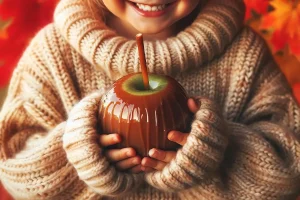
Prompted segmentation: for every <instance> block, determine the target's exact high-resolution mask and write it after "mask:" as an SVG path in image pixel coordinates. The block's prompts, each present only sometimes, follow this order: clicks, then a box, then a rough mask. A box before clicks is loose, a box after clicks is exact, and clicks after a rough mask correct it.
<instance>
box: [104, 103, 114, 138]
mask: <svg viewBox="0 0 300 200" xmlns="http://www.w3.org/2000/svg"><path fill="white" fill-rule="evenodd" d="M113 103H114V102H110V103H109V104H108V106H107V107H106V109H105V111H104V116H103V124H104V126H103V127H104V128H103V131H105V133H110V130H111V129H110V127H109V126H107V127H106V125H108V124H109V123H108V121H107V111H108V109H109V107H110V106H111V105H112V104H113Z"/></svg>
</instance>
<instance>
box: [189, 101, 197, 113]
mask: <svg viewBox="0 0 300 200" xmlns="http://www.w3.org/2000/svg"><path fill="white" fill-rule="evenodd" d="M188 107H189V109H190V111H191V112H192V113H196V112H197V111H198V110H199V108H200V106H199V105H198V104H197V103H196V101H195V99H193V98H189V99H188Z"/></svg>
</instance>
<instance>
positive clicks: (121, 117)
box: [118, 105, 126, 133]
mask: <svg viewBox="0 0 300 200" xmlns="http://www.w3.org/2000/svg"><path fill="white" fill-rule="evenodd" d="M125 107H126V105H125V106H122V110H121V112H120V117H119V129H118V133H121V125H122V120H123V112H124V108H125Z"/></svg>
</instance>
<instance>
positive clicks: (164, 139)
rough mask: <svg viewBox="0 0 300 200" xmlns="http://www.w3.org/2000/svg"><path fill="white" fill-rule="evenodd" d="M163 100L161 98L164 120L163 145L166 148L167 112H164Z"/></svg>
mask: <svg viewBox="0 0 300 200" xmlns="http://www.w3.org/2000/svg"><path fill="white" fill-rule="evenodd" d="M163 103H164V102H163V100H162V99H160V110H161V115H162V121H163V135H164V137H163V145H162V147H163V148H164V149H165V148H166V139H167V138H166V132H167V131H166V118H165V113H164V107H163V105H164V104H163Z"/></svg>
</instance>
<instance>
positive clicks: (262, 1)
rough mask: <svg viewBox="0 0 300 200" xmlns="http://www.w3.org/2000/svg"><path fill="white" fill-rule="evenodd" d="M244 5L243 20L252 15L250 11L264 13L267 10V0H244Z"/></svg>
mask: <svg viewBox="0 0 300 200" xmlns="http://www.w3.org/2000/svg"><path fill="white" fill-rule="evenodd" d="M244 2H245V5H246V13H245V20H249V19H250V18H251V17H252V12H253V11H254V12H256V13H257V14H260V15H261V14H265V13H267V10H268V5H269V0H244Z"/></svg>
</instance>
